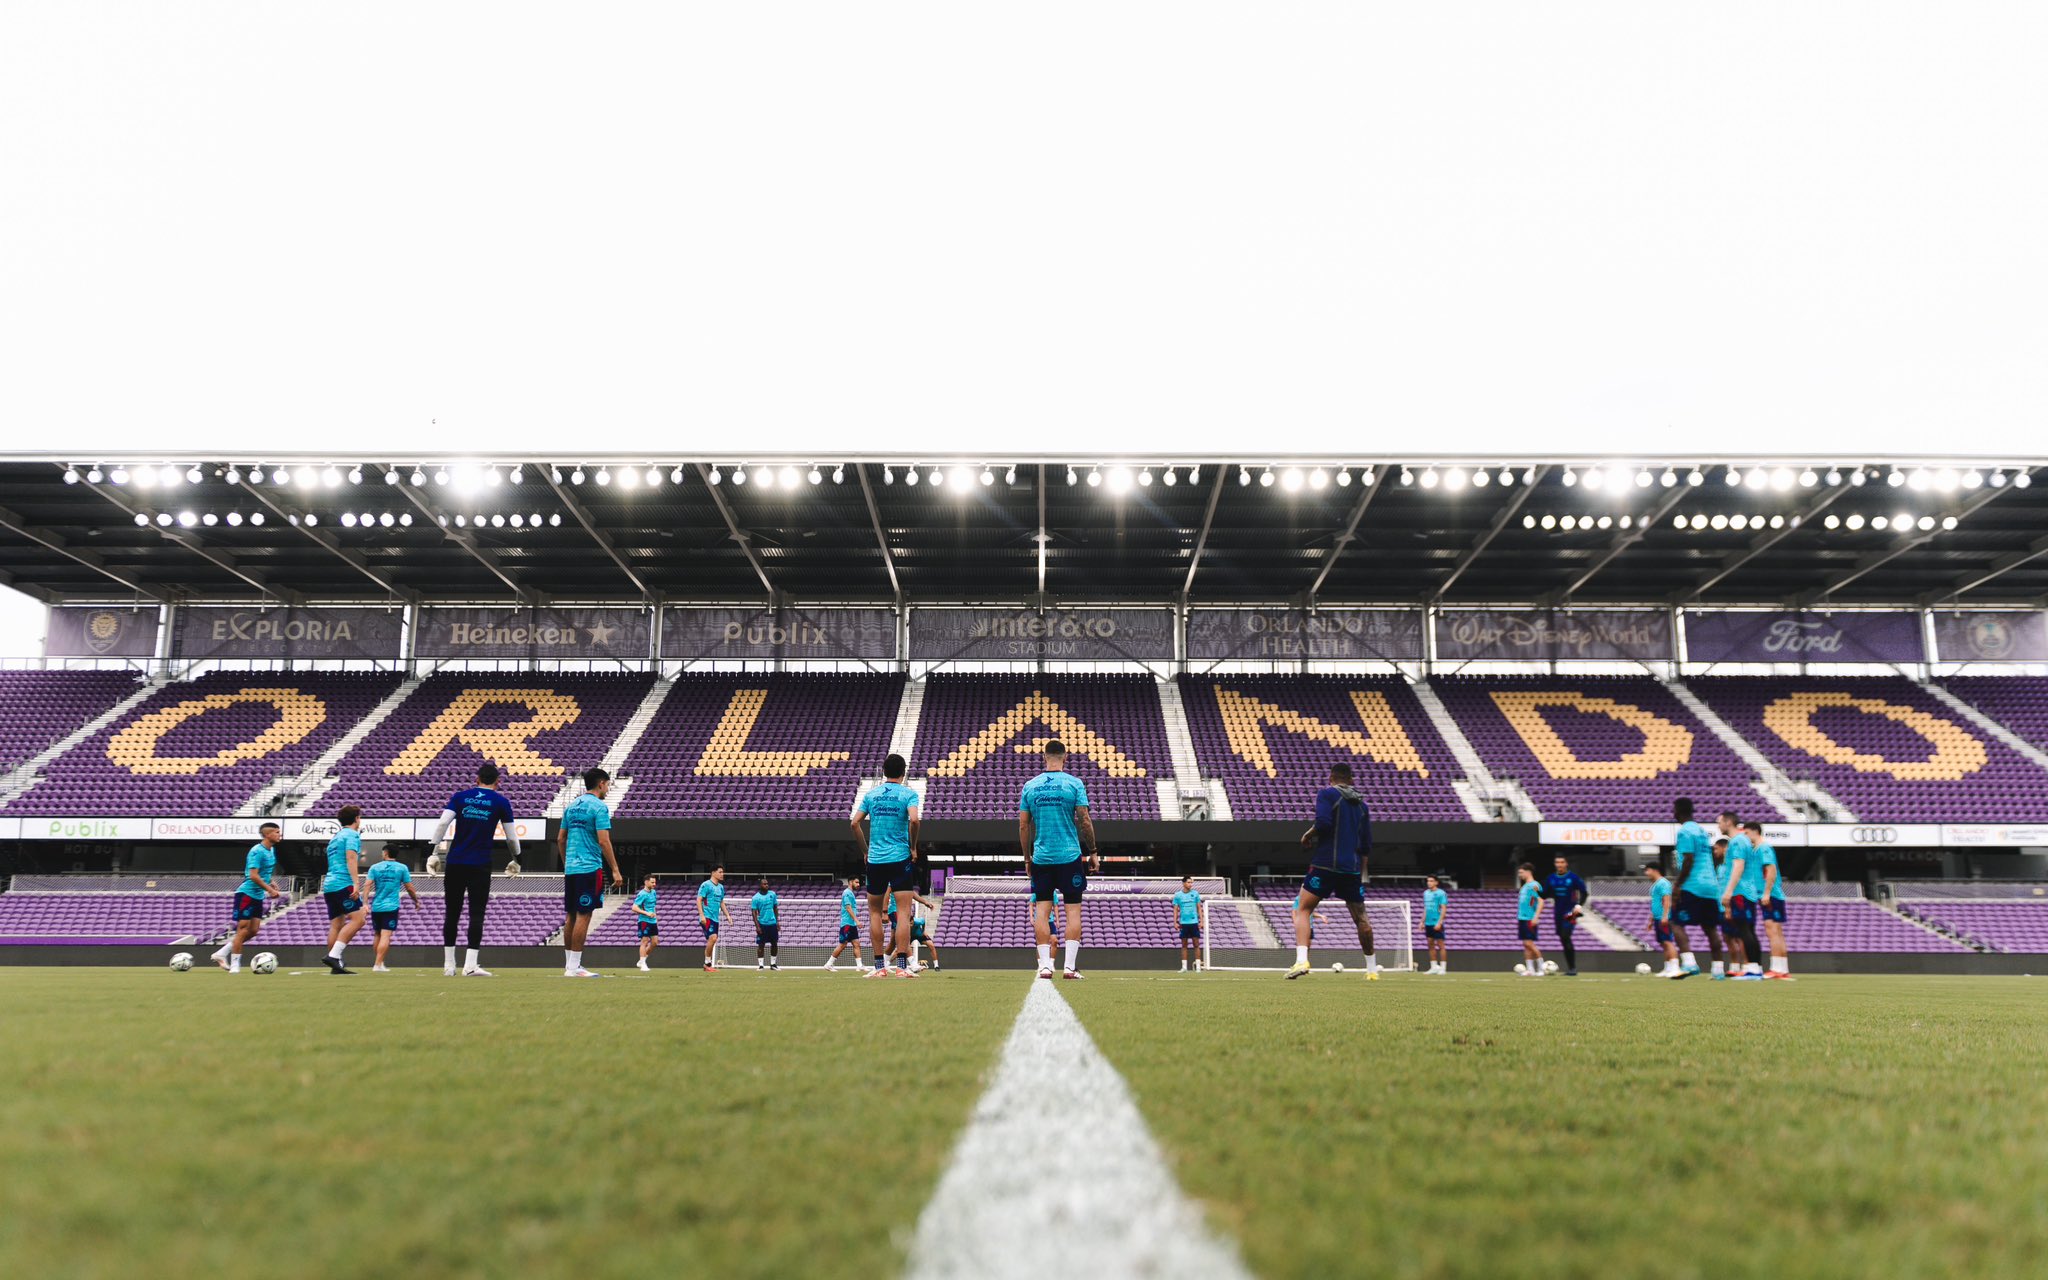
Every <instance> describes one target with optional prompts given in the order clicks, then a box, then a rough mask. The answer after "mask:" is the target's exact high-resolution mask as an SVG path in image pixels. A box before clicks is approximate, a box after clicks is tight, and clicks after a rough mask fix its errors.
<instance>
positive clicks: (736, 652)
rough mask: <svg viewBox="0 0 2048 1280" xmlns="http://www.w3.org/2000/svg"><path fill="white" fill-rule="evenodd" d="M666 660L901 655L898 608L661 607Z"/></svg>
mask: <svg viewBox="0 0 2048 1280" xmlns="http://www.w3.org/2000/svg"><path fill="white" fill-rule="evenodd" d="M661 656H662V657H664V658H685V659H702V658H779V659H784V660H797V661H801V660H804V659H821V658H853V659H865V660H868V661H882V662H888V661H891V660H893V659H894V658H895V657H896V613H895V611H894V610H893V609H823V608H820V609H790V608H784V609H767V608H762V609H691V608H685V607H681V606H675V607H671V608H668V609H665V610H663V611H662V615H661Z"/></svg>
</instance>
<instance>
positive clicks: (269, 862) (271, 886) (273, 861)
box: [213, 822, 285, 973]
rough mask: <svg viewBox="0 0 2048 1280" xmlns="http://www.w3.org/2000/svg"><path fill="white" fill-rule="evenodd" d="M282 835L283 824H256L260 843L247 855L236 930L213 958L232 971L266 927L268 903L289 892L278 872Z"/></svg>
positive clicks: (239, 966)
mask: <svg viewBox="0 0 2048 1280" xmlns="http://www.w3.org/2000/svg"><path fill="white" fill-rule="evenodd" d="M282 839H284V829H283V828H282V827H280V826H278V825H277V824H276V823H275V822H266V823H264V824H263V825H262V826H260V827H258V828H256V843H255V844H252V845H250V846H249V856H248V857H247V858H245V859H243V862H242V874H243V876H244V879H243V880H242V883H241V886H240V887H239V888H237V889H236V890H235V931H234V933H233V934H232V935H231V936H230V937H229V938H228V940H227V941H226V942H223V943H222V944H221V945H220V950H218V951H216V952H214V953H213V962H214V963H215V964H217V965H219V966H220V967H221V968H223V969H226V970H227V971H228V972H229V973H240V972H241V971H242V946H243V944H245V943H247V942H248V941H249V939H251V938H253V937H255V936H256V931H257V930H258V929H261V928H262V927H263V912H264V909H265V907H264V904H265V903H266V902H267V901H268V900H269V899H270V898H271V897H273V896H274V897H276V898H277V899H279V900H280V901H282V900H283V898H284V896H285V887H284V885H283V884H282V883H281V882H280V881H279V879H278V875H277V842H278V841H280V840H282Z"/></svg>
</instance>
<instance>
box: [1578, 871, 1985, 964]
mask: <svg viewBox="0 0 2048 1280" xmlns="http://www.w3.org/2000/svg"><path fill="white" fill-rule="evenodd" d="M1606 884H1607V882H1604V881H1603V882H1596V883H1595V885H1594V888H1593V893H1594V897H1593V909H1594V910H1595V911H1598V912H1599V913H1600V916H1601V918H1602V919H1605V920H1606V921H1608V922H1609V923H1610V924H1612V925H1613V926H1614V927H1615V928H1617V929H1620V930H1621V931H1622V932H1624V933H1626V934H1628V936H1630V937H1631V938H1634V939H1635V940H1636V941H1637V942H1639V943H1641V944H1642V945H1643V946H1644V947H1645V948H1650V949H1654V945H1653V943H1652V941H1651V937H1650V899H1649V886H1648V885H1647V884H1634V883H1630V884H1629V885H1628V892H1627V893H1625V894H1624V893H1615V892H1609V891H1607V890H1606ZM1786 892H1787V895H1788V896H1787V900H1786V904H1785V946H1786V949H1787V950H1789V951H1790V952H1791V953H1792V954H1793V955H1794V956H1797V955H1798V954H1799V953H1801V952H1857V951H1861V952H1957V951H1968V950H1970V948H1968V947H1966V946H1963V945H1961V944H1960V943H1957V942H1955V941H1953V940H1951V939H1948V938H1942V937H1938V936H1936V935H1935V934H1934V933H1932V932H1930V931H1929V930H1927V929H1923V928H1921V927H1920V926H1919V925H1917V924H1914V923H1913V922H1912V921H1910V920H1905V919H1901V918H1900V917H1899V916H1898V915H1895V914H1894V913H1892V912H1890V911H1887V910H1885V909H1884V908H1883V907H1881V906H1879V905H1877V904H1876V903H1874V902H1871V901H1869V900H1867V899H1865V898H1864V897H1862V896H1861V891H1860V889H1859V888H1858V886H1856V885H1853V884H1843V885H1800V884H1794V885H1790V886H1788V887H1787V890H1786ZM1693 942H1694V943H1695V946H1694V948H1693V949H1694V950H1695V951H1700V950H1701V949H1702V948H1701V947H1700V946H1698V945H1697V944H1698V943H1699V939H1698V938H1694V939H1693ZM1795 964H1796V961H1795Z"/></svg>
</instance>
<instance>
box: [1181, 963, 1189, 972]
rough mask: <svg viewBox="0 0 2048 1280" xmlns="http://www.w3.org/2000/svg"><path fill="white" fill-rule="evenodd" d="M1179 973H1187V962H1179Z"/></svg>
mask: <svg viewBox="0 0 2048 1280" xmlns="http://www.w3.org/2000/svg"><path fill="white" fill-rule="evenodd" d="M1180 971H1181V972H1182V973H1186V972H1187V971H1188V962H1187V961H1185V960H1183V961H1181V962H1180Z"/></svg>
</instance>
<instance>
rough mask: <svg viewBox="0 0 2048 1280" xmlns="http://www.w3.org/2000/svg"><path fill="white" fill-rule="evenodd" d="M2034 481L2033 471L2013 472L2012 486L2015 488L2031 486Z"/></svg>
mask: <svg viewBox="0 0 2048 1280" xmlns="http://www.w3.org/2000/svg"><path fill="white" fill-rule="evenodd" d="M2033 483H2034V473H2033V472H2031V471H2015V472H2013V473H2012V487H2013V488H2015V489H2025V488H2029V487H2031V486H2032V485H2033Z"/></svg>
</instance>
